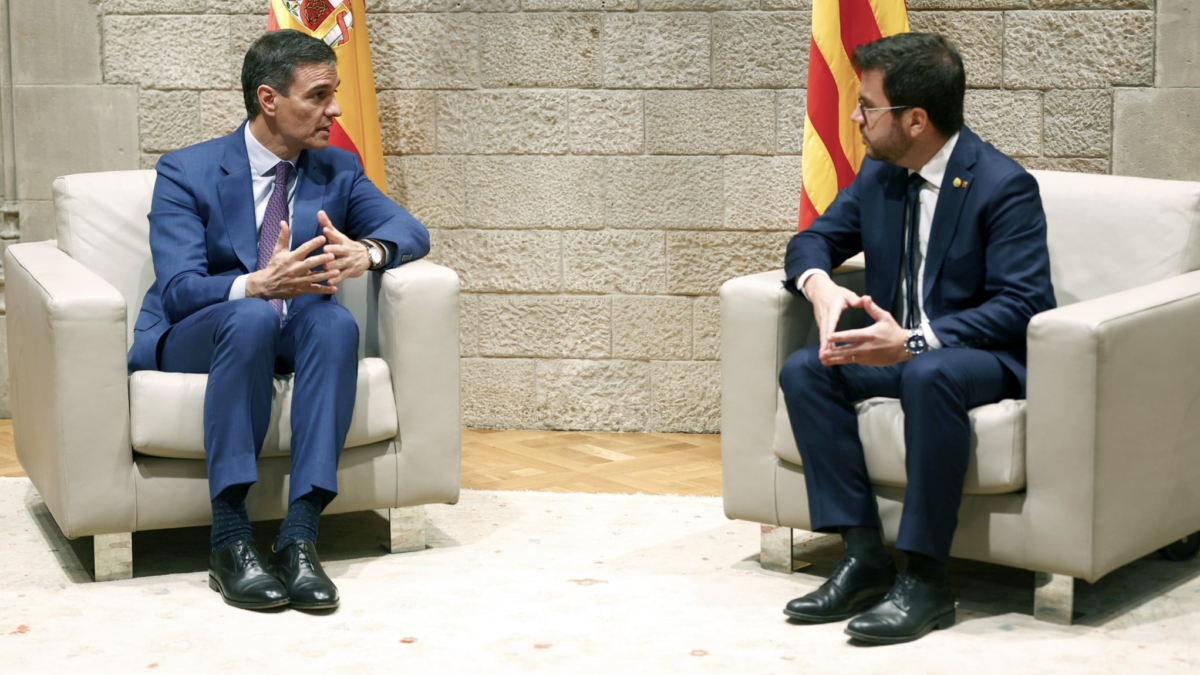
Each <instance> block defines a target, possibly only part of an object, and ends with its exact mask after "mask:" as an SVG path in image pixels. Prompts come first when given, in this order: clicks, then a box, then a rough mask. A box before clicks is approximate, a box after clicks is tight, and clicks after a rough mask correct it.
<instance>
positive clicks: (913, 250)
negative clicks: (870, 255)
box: [904, 173, 925, 328]
mask: <svg viewBox="0 0 1200 675" xmlns="http://www.w3.org/2000/svg"><path fill="white" fill-rule="evenodd" d="M923 185H925V179H924V178H921V174H919V173H914V174H912V175H911V176H909V177H908V192H907V195H906V196H905V208H904V299H905V303H904V327H905V328H916V327H917V326H919V325H921V296H920V292H921V291H920V289H919V288H917V272H918V270H919V269H920V264H919V263H918V262H917V253H918V251H919V250H920V249H919V246H920V237H919V232H920V230H921V186H923Z"/></svg>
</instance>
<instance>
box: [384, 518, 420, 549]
mask: <svg viewBox="0 0 1200 675" xmlns="http://www.w3.org/2000/svg"><path fill="white" fill-rule="evenodd" d="M388 521H389V523H390V525H391V531H392V536H391V541H390V542H389V543H388V551H390V552H392V553H408V552H409V551H424V550H425V507H424V506H406V507H404V508H398V509H388Z"/></svg>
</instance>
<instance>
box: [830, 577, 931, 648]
mask: <svg viewBox="0 0 1200 675" xmlns="http://www.w3.org/2000/svg"><path fill="white" fill-rule="evenodd" d="M954 619H955V611H954V593H952V592H951V591H950V587H949V586H946V585H945V584H931V583H929V582H927V581H923V580H921V579H919V578H918V577H917V576H916V575H913V574H907V573H905V574H901V575H900V578H899V579H897V580H896V586H895V587H894V588H892V590H891V591H889V592H888V594H887V597H885V598H884V599H883V602H881V603H879V604H878V605H876V606H874V607H872V608H871V609H870V611H868V612H866V613H864V614H863V615H862V616H859V617H858V618H856V619H854V620H853V621H851V622H850V624H849V625H848V626H846V634H847V635H849V636H850V637H852V638H856V639H858V640H862V641H863V642H872V643H875V644H882V645H891V644H897V643H900V642H910V641H912V640H916V639H918V638H922V637H925V635H926V634H927V633H929V631H931V630H933V629H935V628H938V629H945V628H950V627H951V626H953V625H954Z"/></svg>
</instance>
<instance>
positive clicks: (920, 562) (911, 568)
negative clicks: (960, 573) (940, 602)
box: [907, 553, 949, 586]
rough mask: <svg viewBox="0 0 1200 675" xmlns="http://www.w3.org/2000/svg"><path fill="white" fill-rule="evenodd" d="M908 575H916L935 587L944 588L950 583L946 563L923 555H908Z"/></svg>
mask: <svg viewBox="0 0 1200 675" xmlns="http://www.w3.org/2000/svg"><path fill="white" fill-rule="evenodd" d="M907 570H908V573H909V574H912V575H915V576H916V577H917V578H918V579H920V580H921V581H924V582H925V583H928V584H933V585H935V586H943V585H945V584H946V583H948V582H949V575H947V574H946V563H944V562H942V561H940V560H938V559H936V558H931V557H929V556H927V555H924V554H922V553H909V554H908V567H907Z"/></svg>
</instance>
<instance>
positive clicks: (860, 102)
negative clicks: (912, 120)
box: [858, 98, 913, 121]
mask: <svg viewBox="0 0 1200 675" xmlns="http://www.w3.org/2000/svg"><path fill="white" fill-rule="evenodd" d="M912 107H913V106H911V105H889V106H885V107H880V108H868V107H867V106H865V105H864V104H863V100H862V99H861V98H860V99H858V114H859V115H862V118H863V121H866V119H867V113H869V112H878V111H880V110H907V109H909V108H912Z"/></svg>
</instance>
